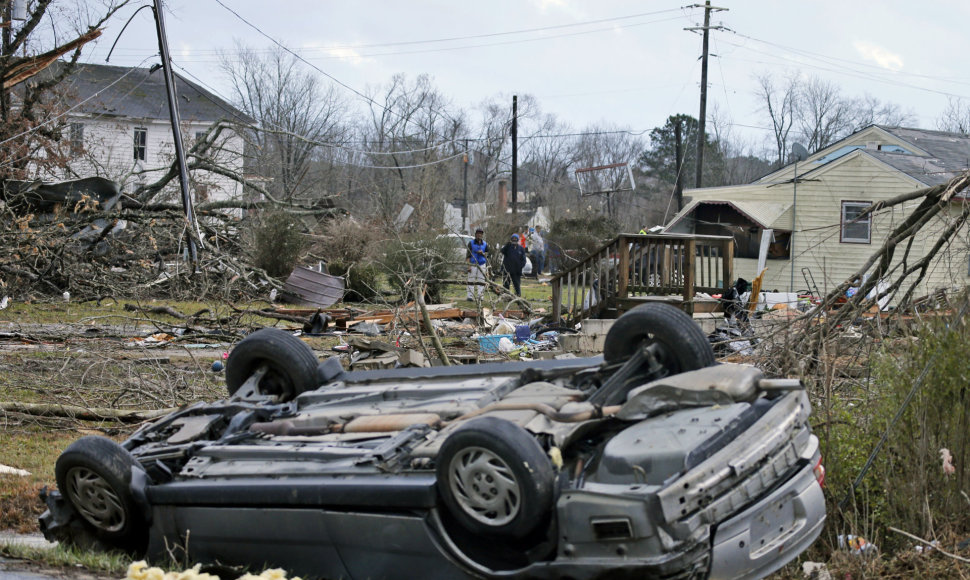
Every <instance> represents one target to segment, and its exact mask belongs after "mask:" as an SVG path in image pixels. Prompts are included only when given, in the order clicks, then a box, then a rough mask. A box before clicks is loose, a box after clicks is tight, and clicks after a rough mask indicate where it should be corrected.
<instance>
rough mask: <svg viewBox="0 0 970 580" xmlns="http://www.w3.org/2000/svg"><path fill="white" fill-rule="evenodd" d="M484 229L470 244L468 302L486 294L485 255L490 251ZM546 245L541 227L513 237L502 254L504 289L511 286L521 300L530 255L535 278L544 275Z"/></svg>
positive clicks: (478, 232)
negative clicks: (523, 274) (527, 260)
mask: <svg viewBox="0 0 970 580" xmlns="http://www.w3.org/2000/svg"><path fill="white" fill-rule="evenodd" d="M484 236H485V231H484V230H482V228H478V229H477V230H475V239H474V240H472V241H470V242H468V262H469V268H468V294H467V296H466V298H467V299H468V300H475V299H481V297H482V295H483V293H484V292H485V285H484V282H485V278H486V276H485V268H486V263H487V259H486V257H485V254H487V253H489V252H490V251H491V248H490V247H489V245H488V242H486V241H485V239H484ZM546 250H547V242H546V240H545V238H544V237H543V236H542V228H541V226H536V227H534V228H529V230H528V232H527V233H525V234H523V235H519V234H512V236H511V237H510V239H509V241H508V242H506V244H505V245H504V246H502V248H501V249H500V250H499V253H500V254H502V272H503V276H502V278H503V280H502V285H503V286H504V287H505V289H506V290H508V289H509V286H512V288H513V289H514V290H515V295H516V296H522V272H523V270H524V269H525V266H526V259H527V254H528V255H529V256H531V257H532V275H534V276H535V277H536V278H538V277H539V274H541V273H542V270H543V268H544V266H545V262H546Z"/></svg>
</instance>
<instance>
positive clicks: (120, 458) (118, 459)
mask: <svg viewBox="0 0 970 580" xmlns="http://www.w3.org/2000/svg"><path fill="white" fill-rule="evenodd" d="M141 469H142V467H141V465H140V464H138V462H137V461H135V459H134V458H133V457H132V456H131V454H130V453H128V451H127V450H126V449H125V448H123V447H122V446H121V445H118V444H117V443H115V442H114V441H112V440H110V439H106V438H104V437H97V436H93V435H92V436H88V437H82V438H80V439H78V440H77V441H75V442H74V443H72V444H71V445H69V446H68V448H67V449H65V450H64V452H63V453H61V455H60V457H58V458H57V462H56V463H55V465H54V475H55V477H56V479H57V487H58V489H59V490H60V492H61V494H62V495H63V496H64V497H65V498H66V499H67V501H68V502H69V503H70V505H71V507H72V508H74V511H75V512H77V514H78V515H79V516H80V519H81V521H82V522H83V525H84V526H85V527H86V528H88V529H89V530H90V531H91V532H92V533H93V534H94V536H95V537H96V538H97V539H98V540H99V541H100V542H101V543H102V544H104V545H105V546H106V547H108V548H115V549H119V550H123V551H125V552H129V553H133V554H139V553H141V552H143V551H144V549H145V547H146V546H147V544H148V522H146V520H145V515H144V511H143V510H142V509H140V508H141V506H139V505H138V503H137V502H136V500H135V496H134V492H133V491H132V485H131V481H132V472H133V470H141Z"/></svg>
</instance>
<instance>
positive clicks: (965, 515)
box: [815, 320, 970, 550]
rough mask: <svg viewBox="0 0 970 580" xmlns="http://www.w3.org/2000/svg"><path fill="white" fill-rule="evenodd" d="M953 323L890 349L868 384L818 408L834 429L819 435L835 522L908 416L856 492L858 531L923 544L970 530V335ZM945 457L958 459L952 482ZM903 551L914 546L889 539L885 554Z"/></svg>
mask: <svg viewBox="0 0 970 580" xmlns="http://www.w3.org/2000/svg"><path fill="white" fill-rule="evenodd" d="M947 322H948V321H941V320H933V321H930V322H928V323H925V324H924V325H923V326H921V327H920V328H919V329H918V331H917V333H916V334H915V336H913V337H910V338H905V339H897V340H895V341H892V342H889V341H887V343H886V344H887V346H884V347H883V349H882V351H881V352H880V353H879V354H877V356H875V357H873V361H872V379H871V381H870V382H869V384H868V385H862V386H859V387H856V388H854V389H851V390H848V391H844V392H840V393H838V397H835V396H831V395H830V396H829V401H828V405H827V406H826V407H825V408H824V409H823V408H816V412H815V416H816V417H818V418H822V417H824V419H825V421H826V426H825V428H824V429H818V430H817V432H818V434H819V435H820V437H822V438H823V453H824V454H826V459H825V463H826V467H827V469H828V473H829V476H828V481H829V487H830V489H831V490H833V492H834V493H833V495H832V497H831V498H830V499H831V500H833V501H834V502H835V504H831V505H830V506H829V509H830V514H833V515H835V514H836V513H838V511H837V503H838V502H839V501H841V500H842V498H843V497H844V496H845V494H846V492H847V490H848V489H850V485H851V483H852V481H853V480H854V479H855V478H856V477H857V476H858V474H859V473H860V472H861V470H862V468H863V466H864V464H865V462H866V460H867V459H868V456H869V455H870V453H871V452H872V450H873V449H875V447H876V445H877V443H878V441H879V440H880V438H881V437H882V436H883V434H884V433H885V432H886V429H887V427H888V426H889V425H890V424H891V422H892V421H893V420H894V418H895V417H896V415H897V413H900V410H901V409H902V414H901V415H900V417H899V420H898V422H896V423H895V425H894V426H893V427H892V429H891V430H890V431H889V433H888V437H887V439H886V442H885V444H884V445H883V447H882V449H881V451H880V453H879V455H878V456H877V457H876V459H875V461H874V462H873V464H872V467H871V469H870V470H869V472H868V473H867V475H866V476H865V478H864V479H863V481H862V483H861V485H860V487H859V488H858V489H857V490H856V493H855V497H854V498H853V499H854V500H855V506H856V507H857V508H858V509H857V512H856V518H857V522H862V523H863V525H865V527H866V528H868V529H870V530H884V529H885V527H886V526H887V525H892V526H895V527H897V528H901V529H904V530H906V531H908V532H911V533H915V534H917V535H920V536H922V537H936V536H937V535H938V534H940V533H942V532H943V531H945V530H946V529H947V528H949V529H951V530H965V529H966V528H967V527H970V510H968V509H967V500H966V499H965V498H964V497H963V495H962V493H963V492H964V491H967V490H968V488H970V466H968V462H970V439H968V437H967V432H968V429H970V387H968V384H967V377H970V357H967V355H966V346H965V345H966V344H967V341H968V340H970V332H968V329H967V326H966V325H965V324H963V323H959V324H952V323H951V324H950V325H948V324H947ZM924 370H925V372H926V374H925V376H923V377H922V379H921V383H920V386H919V387H918V389H917V390H916V391H915V394H914V396H912V398H911V400H908V399H909V398H910V392H911V391H912V389H913V387H914V385H915V384H916V382H917V380H920V378H919V377H920V375H921V374H922V373H923V372H924ZM907 400H908V402H907ZM941 449H947V450H948V451H949V453H950V454H951V456H952V466H953V472H952V473H950V474H947V473H944V469H943V461H942V459H941ZM957 506H959V508H957ZM857 529H858V528H857ZM840 533H841V532H840ZM853 533H861V534H863V535H865V533H866V531H865V530H864V529H863V530H859V531H854V532H853ZM869 537H871V536H869ZM895 542H906V540H905V539H903V538H901V537H898V536H888V537H885V538H883V539H882V543H883V544H888V545H884V546H883V548H884V550H886V549H890V548H891V547H892V544H893V543H895Z"/></svg>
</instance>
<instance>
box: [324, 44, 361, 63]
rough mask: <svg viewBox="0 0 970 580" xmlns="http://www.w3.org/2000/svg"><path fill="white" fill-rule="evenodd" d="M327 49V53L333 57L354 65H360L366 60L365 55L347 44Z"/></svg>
mask: <svg viewBox="0 0 970 580" xmlns="http://www.w3.org/2000/svg"><path fill="white" fill-rule="evenodd" d="M326 51H327V55H329V56H331V57H333V58H339V59H340V60H342V61H344V62H348V63H350V64H353V65H358V64H360V63H362V62H364V57H363V56H361V54H360V53H359V52H357V51H356V50H354V49H352V48H348V47H346V46H344V47H333V48H327V49H326Z"/></svg>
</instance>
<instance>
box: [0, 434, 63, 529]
mask: <svg viewBox="0 0 970 580" xmlns="http://www.w3.org/2000/svg"><path fill="white" fill-rule="evenodd" d="M81 435H82V434H81V433H78V432H77V431H73V430H72V431H63V432H57V431H50V430H48V429H43V428H40V427H30V428H26V429H25V430H23V431H20V432H17V431H11V430H10V429H7V430H6V432H5V433H4V437H3V445H0V464H3V465H7V466H9V467H15V468H17V469H23V470H26V471H29V472H30V475H28V476H19V475H9V474H4V475H0V529H6V530H13V531H15V532H19V533H28V532H36V531H37V530H38V527H37V516H39V515H40V514H41V513H43V511H44V509H45V508H44V506H43V504H41V502H40V498H39V493H40V490H41V488H43V487H44V486H47V487H49V488H54V487H56V484H55V482H54V462H55V461H56V460H57V456H58V455H60V453H61V451H63V450H64V448H65V447H67V446H68V445H70V444H71V442H73V441H74V440H75V439H77V438H79V437H80V436H81Z"/></svg>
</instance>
